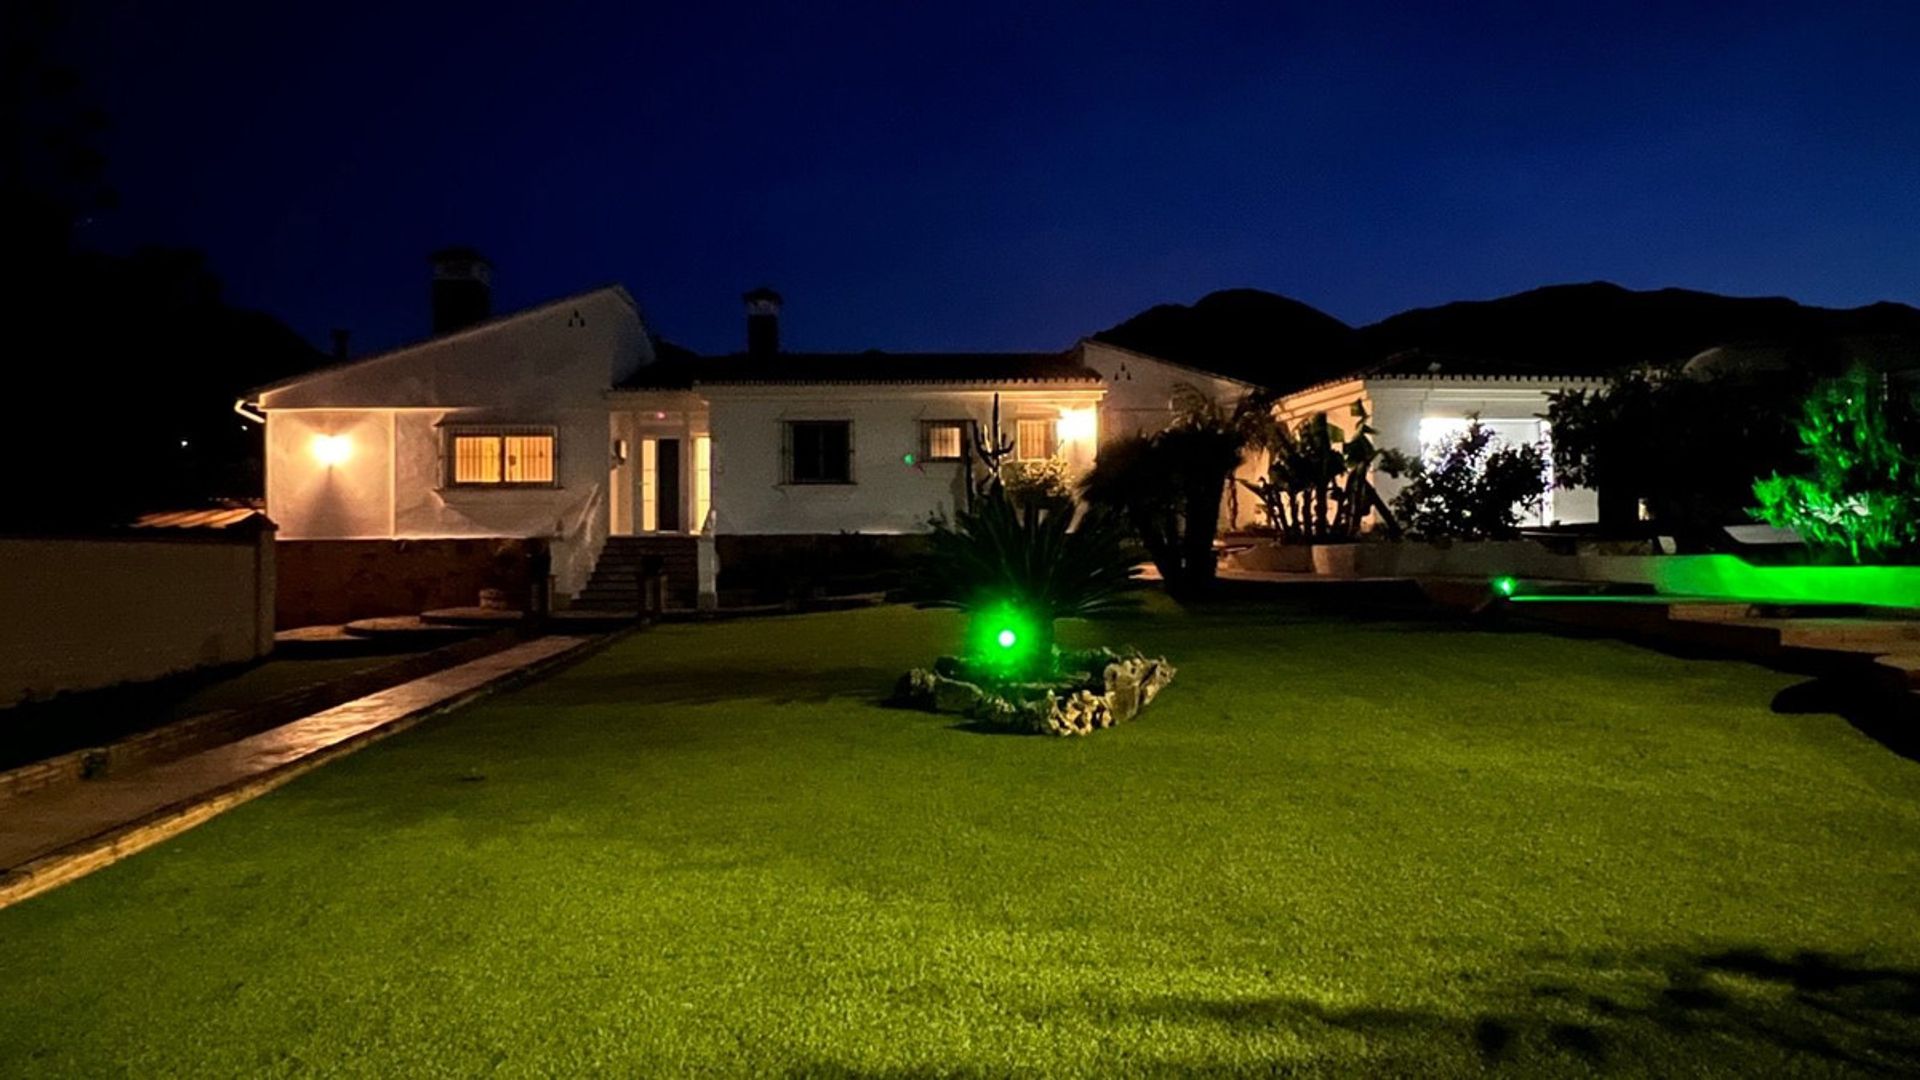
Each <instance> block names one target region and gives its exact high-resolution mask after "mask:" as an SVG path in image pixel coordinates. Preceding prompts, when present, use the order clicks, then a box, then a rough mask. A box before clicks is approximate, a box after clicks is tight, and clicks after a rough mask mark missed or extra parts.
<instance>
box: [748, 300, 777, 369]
mask: <svg viewBox="0 0 1920 1080" xmlns="http://www.w3.org/2000/svg"><path fill="white" fill-rule="evenodd" d="M740 299H741V300H744V301H745V302H746V305H747V355H748V356H772V355H774V354H775V353H777V352H779V351H780V294H779V293H777V292H774V291H773V290H772V289H769V288H767V287H766V286H764V285H762V286H761V287H760V288H758V289H755V290H753V291H752V292H750V293H746V294H744V295H742V296H741V297H740Z"/></svg>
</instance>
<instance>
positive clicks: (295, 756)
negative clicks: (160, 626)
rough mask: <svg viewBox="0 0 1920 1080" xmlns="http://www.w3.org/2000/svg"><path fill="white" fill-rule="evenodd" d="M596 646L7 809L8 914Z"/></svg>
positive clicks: (550, 640) (505, 657) (329, 714)
mask: <svg viewBox="0 0 1920 1080" xmlns="http://www.w3.org/2000/svg"><path fill="white" fill-rule="evenodd" d="M593 640H594V639H593V638H588V637H570V636H555V637H544V638H539V639H537V640H534V641H529V642H527V643H525V644H522V645H516V646H514V647H512V648H510V649H505V650H502V651H501V652H497V653H493V654H491V655H488V656H484V657H481V658H480V659H478V660H472V661H469V662H467V663H464V664H458V665H455V666H454V667H450V668H447V669H446V670H444V671H438V672H435V673H434V674H432V675H428V676H425V677H424V678H419V679H415V680H413V681H412V682H406V683H401V684H400V685H399V686H395V687H391V688H389V689H386V690H382V691H380V692H378V693H374V694H369V695H367V696H366V697H363V698H359V699H356V700H354V701H349V702H347V703H346V704H344V705H338V706H335V707H334V708H331V709H327V710H325V711H323V712H317V713H314V714H313V715H312V716H309V717H306V718H304V719H301V720H295V721H293V722H292V723H290V724H284V725H282V726H280V727H277V728H274V729H273V730H271V731H266V732H262V733H261V734H259V735H254V736H252V737H250V738H245V739H241V740H239V741H238V742H232V743H228V744H227V745H225V746H220V747H216V748H214V749H212V750H207V751H204V752H202V753H198V754H194V755H192V756H190V757H184V758H180V759H179V760H177V761H170V762H167V763H165V764H162V765H156V766H154V767H152V768H148V769H140V770H138V771H135V772H131V773H128V774H127V775H125V776H115V777H109V778H106V779H101V780H90V781H85V782H83V783H79V784H71V785H65V786H62V787H60V788H57V789H54V790H50V791H47V792H44V793H40V794H30V795H24V796H21V797H19V798H15V799H9V800H7V801H6V802H5V803H0V907H4V906H6V905H7V904H9V903H13V902H15V901H17V900H22V899H25V898H26V897H27V896H31V895H34V894H35V893H39V892H43V891H45V890H46V889H50V888H52V887H54V886H55V885H59V884H61V883H63V882H66V881H70V880H72V879H73V878H76V877H79V876H81V875H82V874H86V873H89V872H91V871H93V870H96V869H98V868H99V867H101V866H105V865H107V864H109V863H111V862H114V861H116V860H118V859H121V858H124V857H126V856H127V855H130V854H132V853H133V852H135V851H139V850H141V849H143V848H146V847H151V846H152V845H153V844H156V843H159V842H160V841H161V840H164V839H166V838H167V837H169V836H173V835H175V834H177V833H180V832H183V831H185V830H186V829H189V828H192V827H193V826H194V825H197V824H199V823H200V822H202V821H205V820H207V819H208V818H210V817H213V816H214V815H215V814H218V813H220V812H222V811H224V810H227V809H229V808H231V807H233V806H237V805H239V804H240V803H242V802H245V801H247V800H249V799H252V798H254V797H256V796H259V795H262V794H265V793H266V792H267V791H270V790H272V789H273V788H275V787H278V786H279V785H280V784H283V783H285V782H287V781H288V780H291V779H293V778H294V777H295V776H298V775H300V774H301V773H303V772H306V771H308V770H309V769H312V768H317V767H318V766H320V765H322V764H325V763H326V762H327V761H330V760H332V759H333V758H335V757H338V756H341V755H342V754H346V753H351V752H352V751H353V750H356V749H358V748H359V747H360V746H362V745H365V744H366V743H369V742H371V741H373V740H374V739H377V738H380V737H382V736H384V735H390V734H393V733H394V732H397V731H401V730H404V729H405V728H406V727H408V726H410V725H411V724H413V723H415V722H417V721H419V720H421V719H423V718H425V717H427V716H430V715H432V714H434V713H436V712H440V711H443V710H445V709H448V708H451V707H453V706H455V705H458V704H460V703H461V702H464V701H466V700H469V699H470V698H472V697H475V696H477V695H478V694H480V693H481V692H483V691H484V690H485V689H486V688H487V687H489V686H491V685H493V684H495V683H498V682H500V681H502V680H504V679H507V678H509V677H512V676H515V675H519V674H521V673H524V672H526V671H528V670H529V669H531V668H537V667H540V666H542V665H545V664H546V663H548V662H550V661H554V660H557V659H558V658H560V657H562V656H565V655H566V654H568V653H571V652H573V651H574V650H576V649H579V648H581V647H583V646H585V645H586V644H588V643H589V642H591V641H593Z"/></svg>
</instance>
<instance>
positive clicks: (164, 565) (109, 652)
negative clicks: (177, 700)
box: [0, 526, 276, 706]
mask: <svg viewBox="0 0 1920 1080" xmlns="http://www.w3.org/2000/svg"><path fill="white" fill-rule="evenodd" d="M275 554H276V552H275V550H274V542H273V530H272V527H271V526H267V527H248V526H239V527H235V528H231V529H221V530H204V531H201V530H193V531H189V530H167V531H165V532H159V531H151V532H145V531H143V532H136V533H129V534H126V535H111V536H98V537H0V565H4V566H5V567H6V568H7V569H6V572H5V573H4V574H0V706H6V705H13V704H17V703H19V702H21V701H26V700H35V699H41V698H46V697H50V696H52V695H54V694H56V693H62V692H67V691H74V690H92V689H96V688H98V687H103V686H111V685H114V684H116V683H122V682H134V681H140V680H145V679H157V678H159V677H161V676H163V675H171V674H174V673H176V672H181V671H187V670H190V669H193V668H199V667H209V666H213V665H218V664H233V663H241V662H244V661H248V660H253V659H255V658H257V657H260V656H264V655H266V654H267V653H268V652H270V651H271V650H272V649H273V629H274V622H273V604H274V578H275V559H274V556H275Z"/></svg>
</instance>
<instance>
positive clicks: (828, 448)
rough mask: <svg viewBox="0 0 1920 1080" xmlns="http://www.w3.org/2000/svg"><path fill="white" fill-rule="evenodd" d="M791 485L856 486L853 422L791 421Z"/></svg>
mask: <svg viewBox="0 0 1920 1080" xmlns="http://www.w3.org/2000/svg"><path fill="white" fill-rule="evenodd" d="M786 444H787V483H789V484H851V483H853V422H852V421H850V420H789V421H787V439H786Z"/></svg>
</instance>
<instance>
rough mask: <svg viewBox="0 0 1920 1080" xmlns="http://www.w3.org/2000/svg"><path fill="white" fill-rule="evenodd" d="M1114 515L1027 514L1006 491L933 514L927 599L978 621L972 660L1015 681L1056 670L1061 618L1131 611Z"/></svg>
mask: <svg viewBox="0 0 1920 1080" xmlns="http://www.w3.org/2000/svg"><path fill="white" fill-rule="evenodd" d="M1125 538H1126V534H1125V530H1124V528H1123V527H1122V526H1121V523H1120V522H1119V520H1118V519H1117V518H1115V517H1114V516H1113V515H1112V514H1110V513H1108V512H1106V511H1104V510H1101V509H1098V508H1094V509H1089V510H1087V511H1086V512H1084V513H1081V514H1079V515H1077V517H1076V515H1075V513H1074V512H1073V510H1072V508H1070V507H1069V508H1065V509H1055V510H1050V511H1046V512H1033V511H1031V510H1029V511H1026V512H1023V511H1022V510H1021V509H1020V508H1019V507H1017V506H1015V504H1014V502H1013V500H1012V499H1011V498H1009V497H1008V496H1007V494H1006V492H1005V491H1004V490H1001V489H999V488H997V487H996V488H994V489H992V490H990V491H987V492H983V493H981V494H979V495H978V496H977V497H976V498H975V499H974V500H973V505H971V506H969V507H966V508H965V509H963V510H961V511H959V512H958V513H956V514H955V515H954V516H953V517H952V518H951V519H949V518H946V517H944V516H942V517H938V518H935V519H934V521H933V532H932V535H931V536H930V537H929V550H928V556H927V559H926V561H925V563H924V565H923V568H922V569H923V576H922V580H921V588H920V594H921V598H922V602H923V603H925V604H926V605H927V606H929V607H948V608H959V609H961V610H963V611H966V612H968V613H969V614H970V615H971V616H972V620H971V621H972V623H973V627H972V630H971V632H970V634H969V639H970V641H969V645H970V648H969V653H970V659H972V660H974V661H975V662H984V663H985V664H986V666H988V667H990V668H992V669H994V670H997V671H999V672H1001V673H1002V674H1005V675H1007V676H1009V677H1023V676H1030V675H1038V674H1044V673H1045V672H1046V671H1048V670H1049V669H1050V668H1051V666H1052V664H1053V657H1054V647H1053V643H1054V621H1055V620H1057V619H1063V618H1079V617H1086V616H1091V615H1100V614H1104V613H1108V612H1112V611H1116V610H1120V609H1122V608H1126V607H1129V606H1131V605H1132V604H1133V603H1134V597H1132V596H1130V595H1129V591H1130V590H1131V589H1132V588H1133V559H1132V558H1131V557H1130V556H1129V555H1128V554H1127V551H1126V545H1125Z"/></svg>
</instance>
